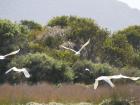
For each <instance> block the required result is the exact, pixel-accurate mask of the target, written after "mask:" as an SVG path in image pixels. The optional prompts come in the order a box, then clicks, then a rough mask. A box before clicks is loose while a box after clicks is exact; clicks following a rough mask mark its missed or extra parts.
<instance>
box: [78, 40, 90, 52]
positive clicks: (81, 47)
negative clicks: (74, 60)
mask: <svg viewBox="0 0 140 105" xmlns="http://www.w3.org/2000/svg"><path fill="white" fill-rule="evenodd" d="M89 42H90V39H89V40H88V41H87V42H86V43H85V44H84V45H83V46H82V47H81V49H80V50H79V52H80V51H81V50H82V49H83V48H84V47H85V46H86V45H88V44H89Z"/></svg>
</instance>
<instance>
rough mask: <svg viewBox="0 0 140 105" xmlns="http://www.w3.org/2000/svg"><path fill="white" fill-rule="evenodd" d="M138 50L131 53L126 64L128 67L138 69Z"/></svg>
mask: <svg viewBox="0 0 140 105" xmlns="http://www.w3.org/2000/svg"><path fill="white" fill-rule="evenodd" d="M139 64H140V52H137V53H135V54H133V57H132V59H131V61H130V63H129V64H128V67H137V68H139V69H140V65H139Z"/></svg>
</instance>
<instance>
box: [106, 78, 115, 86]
mask: <svg viewBox="0 0 140 105" xmlns="http://www.w3.org/2000/svg"><path fill="white" fill-rule="evenodd" d="M104 81H106V82H107V83H108V84H109V85H110V86H111V87H115V85H114V84H113V83H112V82H111V81H110V79H108V78H105V79H104Z"/></svg>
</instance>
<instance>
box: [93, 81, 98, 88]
mask: <svg viewBox="0 0 140 105" xmlns="http://www.w3.org/2000/svg"><path fill="white" fill-rule="evenodd" d="M97 87H98V80H95V83H94V89H97Z"/></svg>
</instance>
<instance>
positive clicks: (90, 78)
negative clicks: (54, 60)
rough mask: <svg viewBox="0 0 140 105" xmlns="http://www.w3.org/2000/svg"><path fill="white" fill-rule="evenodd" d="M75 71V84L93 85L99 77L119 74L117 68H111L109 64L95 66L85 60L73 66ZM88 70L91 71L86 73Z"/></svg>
mask: <svg viewBox="0 0 140 105" xmlns="http://www.w3.org/2000/svg"><path fill="white" fill-rule="evenodd" d="M72 68H73V70H74V82H75V83H76V82H78V83H85V84H92V83H94V82H95V79H96V78H98V77H99V76H109V75H115V74H118V70H117V69H116V68H113V67H111V66H110V65H109V64H107V63H104V64H101V63H98V64H94V63H92V62H91V61H87V60H83V61H77V62H76V63H75V64H74V65H73V67H72ZM86 68H88V69H89V71H85V69H86Z"/></svg>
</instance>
